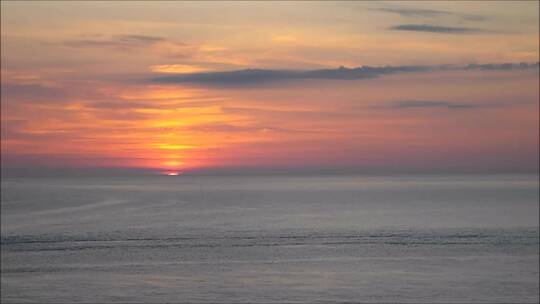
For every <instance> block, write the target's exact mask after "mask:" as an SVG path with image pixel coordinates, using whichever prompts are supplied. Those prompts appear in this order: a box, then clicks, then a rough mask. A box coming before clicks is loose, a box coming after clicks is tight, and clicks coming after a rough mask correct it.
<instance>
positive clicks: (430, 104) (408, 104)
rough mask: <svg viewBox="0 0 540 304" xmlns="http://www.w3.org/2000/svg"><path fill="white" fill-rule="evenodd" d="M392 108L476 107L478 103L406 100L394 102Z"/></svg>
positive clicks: (456, 108)
mask: <svg viewBox="0 0 540 304" xmlns="http://www.w3.org/2000/svg"><path fill="white" fill-rule="evenodd" d="M389 107H390V108H396V109H408V108H446V109H452V110H459V109H474V108H478V105H474V104H469V103H459V102H451V101H430V100H405V101H396V102H394V103H392V104H391V105H390V106H389Z"/></svg>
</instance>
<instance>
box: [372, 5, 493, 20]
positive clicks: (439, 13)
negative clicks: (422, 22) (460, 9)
mask: <svg viewBox="0 0 540 304" xmlns="http://www.w3.org/2000/svg"><path fill="white" fill-rule="evenodd" d="M371 10H373V11H380V12H386V13H393V14H398V15H400V16H403V17H417V18H418V17H421V18H438V17H444V16H450V17H458V18H461V19H464V20H470V21H481V20H485V19H487V17H486V16H482V15H474V14H464V13H455V12H450V11H443V10H434V9H421V8H379V9H371Z"/></svg>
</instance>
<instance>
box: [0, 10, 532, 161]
mask: <svg viewBox="0 0 540 304" xmlns="http://www.w3.org/2000/svg"><path fill="white" fill-rule="evenodd" d="M1 8H2V15H1V17H2V21H1V22H2V24H1V26H2V27H1V51H2V52H1V60H2V62H1V63H2V66H1V77H2V78H1V87H2V100H1V102H2V104H1V105H2V111H1V123H2V125H1V127H2V130H1V131H2V138H1V143H2V147H1V149H2V167H6V168H16V167H19V168H102V167H103V168H110V167H122V168H142V169H145V168H147V169H150V170H153V171H159V172H178V171H189V170H196V169H212V168H231V169H234V168H263V169H264V168H291V169H292V168H295V169H298V168H304V169H320V168H325V169H332V168H334V169H335V168H346V169H351V170H352V169H354V170H358V171H360V172H361V171H362V170H375V171H376V170H383V171H384V170H390V171H392V170H395V171H430V172H431V171H433V172H439V171H441V172H445V171H478V172H484V171H489V172H499V171H500V172H537V171H538V152H539V151H538V137H539V134H538V133H539V131H538V129H539V116H538V110H539V104H538V99H539V85H538V81H539V70H538V60H539V38H538V35H539V16H538V11H539V2H537V1H529V2H486V1H477V2H464V1H459V2H424V1H422V2H409V1H407V2H290V1H286V2H159V1H155V2H112V1H103V2H97V1H96V2H81V1H74V2H67V1H66V2H46V1H39V2H31V1H24V2H17V1H13V2H10V1H2V2H1Z"/></svg>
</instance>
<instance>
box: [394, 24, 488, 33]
mask: <svg viewBox="0 0 540 304" xmlns="http://www.w3.org/2000/svg"><path fill="white" fill-rule="evenodd" d="M390 30H393V31H410V32H426V33H437V34H475V33H484V32H486V31H485V30H482V29H478V28H469V27H453V26H438V25H430V24H400V25H396V26H392V27H390Z"/></svg>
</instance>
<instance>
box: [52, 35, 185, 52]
mask: <svg viewBox="0 0 540 304" xmlns="http://www.w3.org/2000/svg"><path fill="white" fill-rule="evenodd" d="M165 41H167V39H165V38H163V37H157V36H145V35H115V36H112V37H109V38H106V39H74V40H68V41H64V42H63V43H62V44H63V45H65V46H69V47H75V48H122V49H126V48H133V47H145V46H150V45H154V44H156V43H160V42H165ZM176 44H180V45H185V44H183V43H179V42H176Z"/></svg>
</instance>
